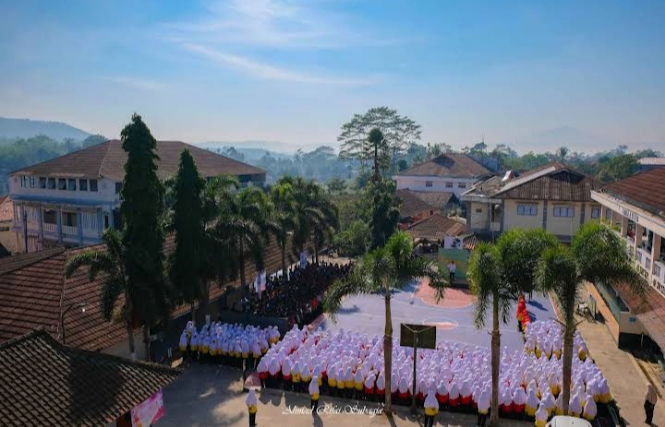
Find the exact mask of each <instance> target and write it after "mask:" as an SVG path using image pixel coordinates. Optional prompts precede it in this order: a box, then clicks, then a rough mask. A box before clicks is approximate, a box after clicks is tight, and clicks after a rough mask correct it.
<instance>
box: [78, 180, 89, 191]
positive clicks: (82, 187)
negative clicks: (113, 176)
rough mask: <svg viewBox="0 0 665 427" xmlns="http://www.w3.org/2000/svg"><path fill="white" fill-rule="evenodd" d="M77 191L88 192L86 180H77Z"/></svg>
mask: <svg viewBox="0 0 665 427" xmlns="http://www.w3.org/2000/svg"><path fill="white" fill-rule="evenodd" d="M79 190H80V191H88V180H87V179H79Z"/></svg>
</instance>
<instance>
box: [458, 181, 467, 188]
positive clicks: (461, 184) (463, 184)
mask: <svg viewBox="0 0 665 427" xmlns="http://www.w3.org/2000/svg"><path fill="white" fill-rule="evenodd" d="M457 188H466V182H460V183H459V184H457Z"/></svg>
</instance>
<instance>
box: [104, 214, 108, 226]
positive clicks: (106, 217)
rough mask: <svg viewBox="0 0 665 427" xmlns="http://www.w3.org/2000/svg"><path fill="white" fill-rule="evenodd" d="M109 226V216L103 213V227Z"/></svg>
mask: <svg viewBox="0 0 665 427" xmlns="http://www.w3.org/2000/svg"><path fill="white" fill-rule="evenodd" d="M107 228H109V216H108V215H104V229H107Z"/></svg>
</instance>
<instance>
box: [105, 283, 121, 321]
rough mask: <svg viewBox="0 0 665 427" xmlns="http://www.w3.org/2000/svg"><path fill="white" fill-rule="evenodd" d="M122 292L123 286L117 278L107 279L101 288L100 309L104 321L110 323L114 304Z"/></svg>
mask: <svg viewBox="0 0 665 427" xmlns="http://www.w3.org/2000/svg"><path fill="white" fill-rule="evenodd" d="M122 292H123V284H122V283H121V281H120V279H119V278H117V277H109V278H108V279H107V280H105V281H104V284H103V286H102V301H101V309H102V316H103V317H104V320H106V321H111V320H112V319H113V317H114V315H113V314H114V308H115V303H116V301H118V298H119V297H120V295H121V294H122Z"/></svg>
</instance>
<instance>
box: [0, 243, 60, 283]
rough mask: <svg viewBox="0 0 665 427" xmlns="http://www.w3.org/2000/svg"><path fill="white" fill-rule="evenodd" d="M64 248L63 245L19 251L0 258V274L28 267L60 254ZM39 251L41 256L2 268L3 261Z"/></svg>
mask: <svg viewBox="0 0 665 427" xmlns="http://www.w3.org/2000/svg"><path fill="white" fill-rule="evenodd" d="M65 250H66V249H65V248H64V247H62V246H57V247H54V248H48V249H42V250H41V251H37V252H24V253H20V254H18V255H12V256H10V257H7V258H4V259H3V260H0V276H2V275H3V274H7V273H11V272H13V271H16V270H20V269H22V268H26V267H29V266H31V265H32V264H35V263H38V262H41V261H43V260H45V259H48V258H52V257H54V256H56V255H59V254H61V253H62V252H64V251H65ZM40 253H41V254H42V256H35V257H34V259H30V260H29V261H28V262H26V263H25V264H21V263H19V264H17V265H15V266H13V267H11V268H9V269H7V270H2V264H3V261H12V260H16V259H17V258H18V257H22V258H28V257H29V256H32V255H34V254H40Z"/></svg>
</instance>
